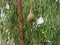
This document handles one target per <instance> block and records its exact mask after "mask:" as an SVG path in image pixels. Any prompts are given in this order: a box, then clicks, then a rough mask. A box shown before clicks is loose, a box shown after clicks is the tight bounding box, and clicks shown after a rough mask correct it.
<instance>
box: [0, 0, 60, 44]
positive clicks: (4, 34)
mask: <svg viewBox="0 0 60 45" xmlns="http://www.w3.org/2000/svg"><path fill="white" fill-rule="evenodd" d="M7 2H8V4H9V9H7V8H6V3H7ZM17 4H18V3H17V0H2V8H1V10H2V11H1V13H2V14H0V45H20V41H19V40H20V30H19V24H18V23H19V19H18V10H17V6H18V5H17ZM31 6H32V10H33V14H34V15H35V17H36V19H38V18H39V17H40V16H42V17H43V19H44V23H43V24H40V25H38V26H37V25H36V23H35V24H34V26H31V25H30V23H28V22H27V19H26V18H27V16H28V14H29V11H30V7H31ZM22 14H23V17H24V31H25V42H26V45H60V0H22ZM36 26H37V27H36Z"/></svg>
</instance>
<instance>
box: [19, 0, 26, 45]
mask: <svg viewBox="0 0 60 45" xmlns="http://www.w3.org/2000/svg"><path fill="white" fill-rule="evenodd" d="M18 15H19V28H20V43H21V45H25V40H24V29H23V25H24V22H23V15H22V0H18Z"/></svg>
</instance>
